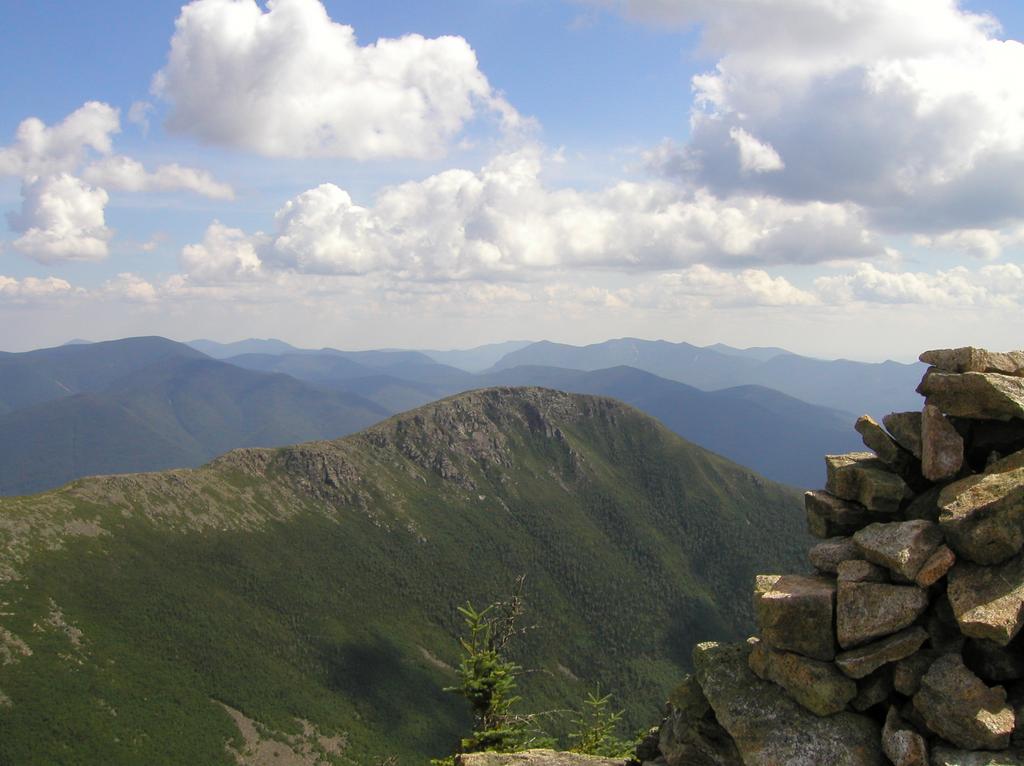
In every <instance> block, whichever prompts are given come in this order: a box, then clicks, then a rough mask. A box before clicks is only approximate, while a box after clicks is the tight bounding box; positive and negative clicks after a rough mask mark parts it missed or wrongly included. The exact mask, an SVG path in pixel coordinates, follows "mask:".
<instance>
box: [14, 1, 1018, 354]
mask: <svg viewBox="0 0 1024 766" xmlns="http://www.w3.org/2000/svg"><path fill="white" fill-rule="evenodd" d="M829 9H831V10H829ZM5 10H6V11H7V13H6V18H5V22H6V23H5V25H4V26H3V28H2V29H0V66H2V67H3V71H4V72H5V77H4V78H3V81H2V82H0V208H2V212H3V213H4V214H5V217H4V218H3V219H0V348H4V349H8V350H21V349H25V348H30V347H37V346H41V345H50V344H55V343H60V342H63V341H64V340H66V339H68V338H71V337H83V336H84V337H89V338H94V339H100V338H108V337H121V336H127V335H136V334H144V333H159V334H162V335H167V336H169V337H174V338H179V339H188V338H192V337H200V336H204V337H212V338H216V339H221V340H232V339H237V338H241V337H248V336H277V337H283V338H285V339H287V340H289V341H292V342H295V343H298V344H303V345H333V346H337V347H348V348H366V347H373V346H409V347H416V346H421V347H455V346H467V345H474V344H478V343H484V342H489V341H498V340H504V339H507V338H512V337H516V338H519V337H528V338H550V339H554V340H561V341H568V342H576V343H581V342H591V341H597V340H601V339H604V338H607V337H617V336H622V335H637V336H641V337H649V338H655V337H664V338H668V339H671V340H689V341H691V342H697V343H713V342H717V341H724V342H727V343H731V344H733V345H740V346H743V345H769V344H770V345H783V346H786V347H789V348H792V349H794V350H797V351H803V352H805V353H812V354H818V355H823V356H854V357H861V358H885V357H890V356H891V357H896V358H901V359H906V358H910V357H912V356H914V355H915V354H916V352H917V351H918V350H921V349H923V348H924V347H925V346H933V345H954V344H961V343H972V344H976V345H989V346H992V347H1008V346H1015V345H1019V342H1018V341H1017V339H1018V338H1019V337H1020V335H1021V330H1022V329H1024V322H1022V314H1021V308H1022V302H1024V269H1022V263H1024V252H1022V251H1024V173H1022V172H1021V170H1024V93H1022V86H1021V85H1020V83H1021V82H1024V77H1022V75H1024V46H1021V45H1020V44H1019V43H1017V42H1016V41H1017V40H1019V39H1021V37H1022V32H1024V11H1022V9H1021V8H1020V6H1019V4H1018V3H1011V2H1005V1H1004V2H1000V3H976V2H972V3H964V4H961V5H959V6H958V5H955V4H954V3H953V2H951V0H877V1H876V2H873V3H863V2H854V0H848V2H837V3H830V4H822V3H820V2H818V0H779V2H778V3H775V4H771V7H766V4H763V3H751V2H749V0H720V1H717V0H716V1H714V2H713V1H712V0H685V1H684V0H679V1H678V2H670V1H669V2H667V1H666V0H574V1H573V2H554V1H552V0H547V1H542V0H486V1H484V2H481V1H480V0H477V1H476V2H469V1H465V2H464V1H462V0H452V1H451V2H437V3H422V2H411V1H409V0H383V1H381V2H374V3H356V2H326V3H323V4H321V3H320V2H319V1H318V0H277V3H276V4H271V6H268V5H266V4H264V3H261V4H259V5H257V4H256V3H255V2H252V0H195V1H194V2H192V3H190V4H187V5H185V6H183V4H182V3H181V2H162V1H154V2H148V3H129V2H124V1H123V0H118V1H117V2H113V1H107V2H102V1H101V2H94V3H90V4H68V3H58V2H46V1H39V2H32V3H28V2H14V3H13V4H11V7H9V8H8V9H5ZM982 13H986V14H989V16H990V18H994V19H997V20H998V22H999V24H1000V25H1001V27H1000V28H997V27H996V26H995V25H994V24H993V23H991V21H990V20H984V19H982V18H980V17H979V16H978V15H977V14H982ZM179 16H181V20H182V21H181V22H180V23H179V26H178V27H177V30H176V27H175V21H176V19H178V18H179ZM346 27H351V29H352V31H353V32H354V36H355V38H354V39H352V38H351V36H346V35H348V32H347V31H346ZM411 36H415V37H411ZM379 38H388V39H390V40H391V41H392V43H390V44H386V45H382V46H378V45H375V43H376V41H377V40H378V39H379ZM172 41H173V45H174V48H173V50H174V53H172ZM158 72H162V73H163V74H162V78H163V83H164V84H163V86H160V87H154V82H155V80H154V77H155V75H157V73H158ZM89 102H95V103H94V104H93V105H92V106H89V107H86V106H85V105H86V104H87V103H89ZM133 105H135V107H134V109H133ZM30 118H34V119H35V120H37V121H38V122H34V123H32V125H34V126H35V132H33V131H32V130H29V131H28V132H27V133H25V132H24V131H26V130H27V128H25V127H24V121H26V120H28V119H30ZM19 126H22V131H23V134H22V138H21V139H19V138H18V131H19ZM62 126H63V127H62ZM30 127H31V126H30ZM29 134H31V135H34V136H35V137H36V138H31V137H30V138H25V137H24V136H28V135H29ZM40 136H42V138H40ZM4 222H5V223H6V226H4V225H3V223H4Z"/></svg>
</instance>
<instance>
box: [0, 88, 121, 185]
mask: <svg viewBox="0 0 1024 766" xmlns="http://www.w3.org/2000/svg"><path fill="white" fill-rule="evenodd" d="M120 129H121V128H120V121H119V119H118V113H117V110H116V109H114V108H113V107H111V106H109V105H107V104H102V103H99V102H98V101H89V102H87V103H86V104H84V105H82V106H81V107H79V108H78V109H76V110H75V111H74V112H72V113H71V114H69V115H68V116H67V117H65V118H64V119H63V120H62V121H61V122H59V123H57V124H56V125H53V126H52V127H48V126H47V125H46V124H45V123H44V122H43V121H42V120H40V119H38V118H37V117H29V118H28V119H26V120H23V121H22V122H21V124H20V125H18V129H17V132H16V133H15V138H14V143H13V144H11V145H10V146H5V147H3V148H0V175H10V176H21V177H22V178H32V177H35V176H40V175H43V174H49V173H60V172H74V170H75V169H76V168H77V167H78V165H80V164H81V162H82V161H83V159H84V157H85V155H86V151H87V150H88V149H92V150H93V151H95V152H98V153H100V154H109V153H110V151H111V141H112V138H111V136H112V135H113V134H114V133H117V132H119V131H120Z"/></svg>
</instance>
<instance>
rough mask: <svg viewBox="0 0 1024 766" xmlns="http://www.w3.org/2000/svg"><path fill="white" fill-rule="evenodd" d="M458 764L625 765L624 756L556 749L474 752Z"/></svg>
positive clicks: (461, 756)
mask: <svg viewBox="0 0 1024 766" xmlns="http://www.w3.org/2000/svg"><path fill="white" fill-rule="evenodd" d="M455 763H456V764H457V765H458V766H625V764H626V761H625V760H624V759H622V758H619V759H615V758H600V757H598V756H594V755H579V754H577V753H557V752H555V751H554V750H527V751H525V752H522V753H473V754H469V755H460V756H457V757H456V759H455Z"/></svg>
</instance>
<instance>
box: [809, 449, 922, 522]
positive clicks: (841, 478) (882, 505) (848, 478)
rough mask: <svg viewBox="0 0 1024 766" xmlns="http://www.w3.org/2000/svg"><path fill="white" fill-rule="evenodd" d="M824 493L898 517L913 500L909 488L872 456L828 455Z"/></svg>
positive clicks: (862, 454)
mask: <svg viewBox="0 0 1024 766" xmlns="http://www.w3.org/2000/svg"><path fill="white" fill-rule="evenodd" d="M825 471H826V475H827V479H826V482H825V489H826V490H828V491H829V492H830V493H832V494H833V495H835V496H836V497H839V498H842V499H843V500H850V501H852V502H856V503H859V504H861V505H863V506H864V507H865V508H867V509H868V510H869V511H877V512H880V513H895V512H896V511H898V510H899V508H900V504H901V503H902V502H903V501H904V500H905V499H907V498H909V497H910V496H911V492H910V488H909V487H908V486H907V483H906V482H905V481H903V479H902V478H900V477H899V476H897V475H896V474H895V473H893V472H892V471H891V470H890V469H889V467H888V466H886V464H885V463H883V462H882V461H881V460H879V459H878V458H877V457H875V455H874V453H873V452H850V453H848V454H845V455H826V456H825Z"/></svg>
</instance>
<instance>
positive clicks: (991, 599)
mask: <svg viewBox="0 0 1024 766" xmlns="http://www.w3.org/2000/svg"><path fill="white" fill-rule="evenodd" d="M948 583H949V587H948V589H947V595H948V597H949V605H950V606H951V607H952V608H953V615H954V616H955V617H956V621H957V624H958V625H959V626H960V632H961V633H963V634H964V635H965V636H969V637H971V638H985V639H988V640H990V641H994V642H995V643H997V644H998V645H999V646H1006V645H1007V644H1008V643H1010V641H1012V640H1013V637H1014V636H1016V635H1017V633H1019V632H1020V629H1021V627H1022V626H1024V554H1020V555H1017V556H1014V557H1013V558H1012V559H1010V560H1009V561H1006V562H1004V563H1002V564H998V565H996V566H988V567H987V566H979V565H978V564H972V563H970V562H967V561H960V562H957V564H956V566H954V567H953V568H952V569H951V570H950V571H949V575H948Z"/></svg>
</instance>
